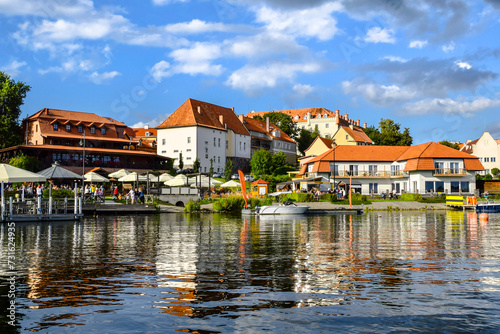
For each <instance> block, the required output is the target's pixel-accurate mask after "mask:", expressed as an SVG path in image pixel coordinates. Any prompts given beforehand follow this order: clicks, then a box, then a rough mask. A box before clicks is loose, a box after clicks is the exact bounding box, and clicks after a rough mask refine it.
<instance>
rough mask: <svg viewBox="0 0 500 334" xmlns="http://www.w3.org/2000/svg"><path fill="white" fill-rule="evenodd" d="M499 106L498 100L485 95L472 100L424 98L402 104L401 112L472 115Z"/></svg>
mask: <svg viewBox="0 0 500 334" xmlns="http://www.w3.org/2000/svg"><path fill="white" fill-rule="evenodd" d="M497 106H500V100H491V99H488V98H486V97H478V98H476V99H475V100H473V101H470V102H469V101H466V100H463V99H459V100H453V99H450V98H446V99H425V100H421V101H418V102H414V103H407V104H405V105H404V106H403V110H402V111H403V112H405V113H406V114H410V115H425V114H462V115H466V116H472V115H473V114H474V113H478V112H481V111H483V110H485V109H488V108H493V107H497Z"/></svg>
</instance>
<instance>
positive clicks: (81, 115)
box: [28, 108, 126, 126]
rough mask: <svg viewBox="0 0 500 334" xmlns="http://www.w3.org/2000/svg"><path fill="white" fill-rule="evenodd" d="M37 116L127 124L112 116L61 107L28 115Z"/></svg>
mask: <svg viewBox="0 0 500 334" xmlns="http://www.w3.org/2000/svg"><path fill="white" fill-rule="evenodd" d="M37 118H49V119H51V120H53V119H59V120H61V121H68V120H69V121H82V122H86V123H101V124H106V125H109V124H114V125H117V126H126V125H125V124H124V123H122V122H118V121H117V120H115V119H113V118H111V117H102V116H99V115H97V114H94V113H88V112H81V111H70V110H61V109H50V108H44V109H42V110H40V111H39V112H37V113H35V114H33V115H32V116H30V117H28V119H31V120H34V119H37Z"/></svg>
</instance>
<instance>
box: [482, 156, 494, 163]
mask: <svg viewBox="0 0 500 334" xmlns="http://www.w3.org/2000/svg"><path fill="white" fill-rule="evenodd" d="M479 161H481V162H496V161H497V158H495V157H484V158H479Z"/></svg>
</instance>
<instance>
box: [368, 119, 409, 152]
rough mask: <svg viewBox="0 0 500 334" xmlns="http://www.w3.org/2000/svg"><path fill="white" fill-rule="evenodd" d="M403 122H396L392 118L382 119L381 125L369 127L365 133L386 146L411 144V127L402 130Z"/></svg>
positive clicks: (378, 143) (376, 143) (375, 142)
mask: <svg viewBox="0 0 500 334" xmlns="http://www.w3.org/2000/svg"><path fill="white" fill-rule="evenodd" d="M400 129H401V124H399V123H395V122H394V121H393V120H392V119H383V118H382V119H381V120H380V123H379V127H378V128H375V127H373V126H372V127H369V128H367V129H365V133H366V134H367V135H368V137H370V139H371V140H373V143H374V144H375V145H384V146H410V145H411V144H412V143H413V138H412V137H411V136H410V129H408V128H405V129H404V130H403V131H402V132H401V130H400Z"/></svg>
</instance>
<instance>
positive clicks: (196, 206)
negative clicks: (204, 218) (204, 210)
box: [184, 200, 201, 212]
mask: <svg viewBox="0 0 500 334" xmlns="http://www.w3.org/2000/svg"><path fill="white" fill-rule="evenodd" d="M200 208H201V204H200V202H199V201H193V200H189V202H187V204H186V206H185V207H184V211H187V212H194V211H200Z"/></svg>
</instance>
